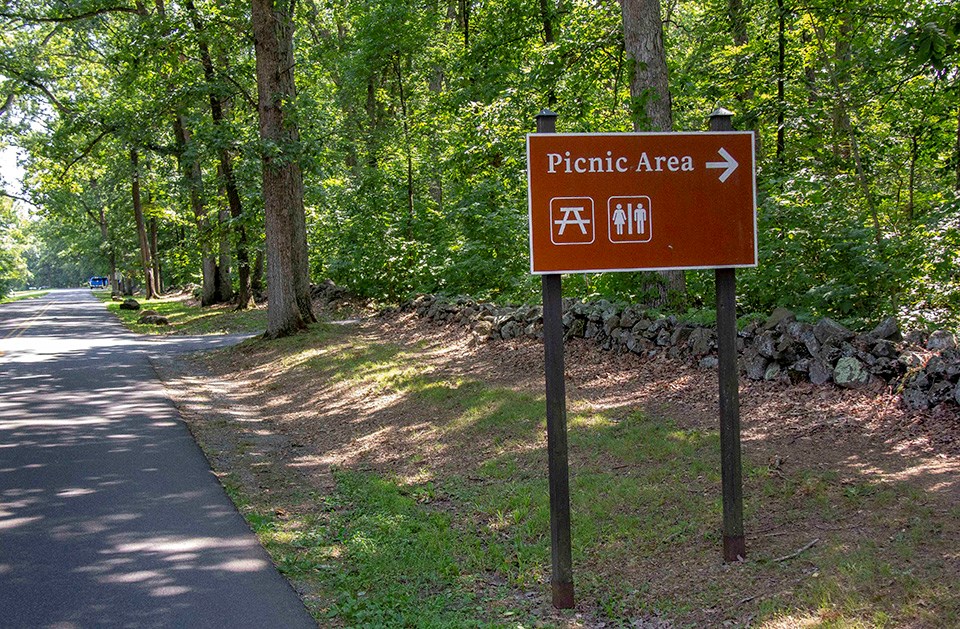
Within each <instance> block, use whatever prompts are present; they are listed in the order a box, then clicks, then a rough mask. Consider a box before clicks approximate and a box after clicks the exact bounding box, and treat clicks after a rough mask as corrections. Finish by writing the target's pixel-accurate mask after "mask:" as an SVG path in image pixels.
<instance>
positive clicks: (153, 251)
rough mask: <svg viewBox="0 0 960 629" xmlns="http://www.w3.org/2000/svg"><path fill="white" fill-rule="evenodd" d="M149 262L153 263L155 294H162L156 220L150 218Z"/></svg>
mask: <svg viewBox="0 0 960 629" xmlns="http://www.w3.org/2000/svg"><path fill="white" fill-rule="evenodd" d="M149 225H150V260H151V261H152V262H153V282H154V286H155V288H156V291H157V294H158V295H159V294H160V293H162V292H163V277H162V276H161V275H160V252H159V250H158V249H157V219H156V218H154V217H152V216H151V217H150V221H149Z"/></svg>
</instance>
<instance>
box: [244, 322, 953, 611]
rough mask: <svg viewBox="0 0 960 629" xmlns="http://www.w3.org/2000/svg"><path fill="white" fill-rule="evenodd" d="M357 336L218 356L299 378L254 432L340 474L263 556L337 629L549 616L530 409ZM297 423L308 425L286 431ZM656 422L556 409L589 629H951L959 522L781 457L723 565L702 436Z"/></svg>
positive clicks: (893, 487)
mask: <svg viewBox="0 0 960 629" xmlns="http://www.w3.org/2000/svg"><path fill="white" fill-rule="evenodd" d="M358 332H361V330H360V328H341V327H332V326H317V327H316V328H315V329H313V330H311V332H310V333H309V334H308V335H305V336H300V337H294V338H293V339H289V340H283V341H282V342H279V343H272V344H271V343H262V342H260V341H253V342H248V344H246V345H245V346H244V347H241V348H239V349H237V350H234V351H236V352H238V353H239V354H241V355H244V356H245V358H246V359H247V360H248V363H246V364H248V365H249V366H250V367H251V369H252V370H251V373H250V374H249V380H248V382H258V383H260V385H261V386H266V387H268V388H269V387H271V386H273V384H274V383H277V387H276V388H277V390H278V391H281V390H283V387H282V386H281V384H279V383H283V382H286V381H287V380H288V379H291V378H293V379H294V380H293V381H294V382H298V383H300V384H301V387H306V383H307V382H308V381H310V382H312V383H313V384H310V385H309V387H306V388H298V389H297V390H296V394H286V395H278V396H277V399H275V400H271V402H270V404H271V406H270V407H269V412H270V413H271V416H272V417H275V418H278V419H277V421H276V422H275V423H273V424H271V425H270V426H268V427H261V428H260V429H261V430H265V431H267V432H270V431H276V432H283V431H286V430H290V431H291V432H295V433H297V434H298V435H302V433H303V431H304V430H310V429H311V427H314V428H315V429H316V428H320V432H321V433H322V434H321V436H320V437H318V438H317V439H316V440H314V441H311V442H310V443H308V444H306V445H305V446H304V450H303V452H302V454H298V455H296V456H294V457H293V459H292V462H291V465H294V466H296V467H297V469H301V470H302V469H312V470H314V471H319V472H323V471H324V470H326V471H332V470H334V468H338V469H336V470H335V473H334V477H335V479H336V489H335V492H334V493H333V494H332V495H331V496H326V497H324V498H323V500H332V501H333V503H336V504H337V505H339V506H338V507H337V508H335V509H333V510H332V511H330V512H329V513H328V514H327V515H326V516H324V517H321V518H319V519H316V520H314V521H308V520H309V518H306V517H305V516H304V517H303V518H300V519H299V520H297V525H296V526H294V527H293V529H291V526H290V524H289V523H287V524H284V525H283V526H282V527H281V529H282V531H285V533H284V535H288V537H289V539H287V538H284V536H283V535H277V536H275V539H274V543H276V544H279V545H280V546H281V547H282V548H283V549H285V550H281V551H280V554H281V555H292V556H293V557H294V558H295V559H293V560H289V559H288V560H281V561H280V563H281V565H285V564H284V562H286V565H289V566H291V568H290V571H291V572H295V573H296V575H297V578H299V579H304V580H312V581H313V582H315V583H317V584H318V587H319V588H320V590H321V591H322V592H325V594H324V596H325V603H323V604H321V605H320V609H321V610H325V611H322V613H329V614H334V615H336V616H337V617H338V618H339V619H340V620H343V621H345V622H347V624H351V623H354V622H356V623H362V622H374V623H376V622H387V623H399V624H404V623H406V622H408V621H409V619H411V618H415V617H417V616H418V615H420V617H430V618H436V619H437V624H438V625H443V624H445V623H446V624H451V625H454V626H465V625H467V624H470V623H469V622H465V621H464V619H465V618H467V619H472V620H473V621H477V619H479V621H483V622H494V621H495V620H496V619H497V618H500V616H499V615H500V614H502V613H506V612H508V611H511V610H520V611H519V612H517V613H518V614H520V616H519V617H518V618H517V620H518V621H522V620H524V618H525V619H526V621H528V622H529V621H531V620H535V618H536V614H535V613H534V611H535V609H536V607H535V606H532V605H531V604H527V603H522V602H518V601H519V600H520V599H522V598H523V596H525V595H526V594H524V593H530V592H535V593H536V597H537V600H540V601H542V600H545V599H546V588H547V585H546V580H547V579H548V574H549V556H550V553H549V505H548V500H547V483H546V478H545V470H546V458H545V453H544V450H545V447H544V445H545V444H544V442H545V438H544V422H543V419H542V418H543V398H542V396H541V395H538V394H532V393H529V392H528V391H526V390H523V389H514V388H510V387H505V386H495V385H489V384H487V383H486V382H485V381H483V380H481V379H479V378H471V377H469V376H468V375H465V374H464V372H463V370H459V371H454V372H451V371H449V370H447V369H446V364H445V363H444V362H443V361H436V360H428V359H427V358H425V357H426V356H427V355H433V356H436V354H437V353H438V352H439V351H440V349H441V348H439V347H438V345H434V344H424V343H422V342H421V343H417V344H414V345H404V344H399V343H396V344H395V343H390V342H384V341H383V340H382V339H377V338H376V337H375V336H371V335H365V334H362V333H361V334H358ZM233 355H234V356H236V354H233ZM446 360H448V363H447V364H449V362H452V361H454V360H456V357H455V356H453V357H451V358H449V359H446ZM258 370H259V371H258ZM661 377H662V378H666V377H665V376H661ZM297 378H300V379H297ZM666 385H667V381H666V380H663V381H653V382H651V383H650V386H651V388H653V389H656V387H657V386H661V387H665V386H666ZM240 398H241V399H242V398H243V396H242V394H241V396H240ZM641 402H642V400H641ZM250 403H251V404H253V402H252V401H251V402H250ZM304 406H309V407H311V408H314V409H317V410H316V412H315V413H314V414H312V415H311V416H309V417H307V418H303V417H301V416H300V415H298V413H299V412H300V411H301V410H302V409H303V408H304ZM656 408H658V409H661V410H660V411H657V412H648V411H645V410H638V409H637V408H636V401H633V402H632V403H620V404H617V405H607V406H606V407H605V408H602V409H600V410H595V411H594V410H583V409H577V410H572V411H571V412H570V416H569V430H570V450H571V499H572V507H573V526H574V530H573V538H574V553H575V554H574V561H575V570H576V572H575V578H576V581H577V589H578V596H579V597H580V599H581V600H583V601H585V606H586V608H587V609H589V610H592V611H593V612H594V613H595V614H596V615H597V617H598V618H603V619H605V620H606V621H612V622H614V623H627V622H630V621H631V620H635V619H638V618H647V617H649V616H650V615H651V614H654V613H665V614H667V615H668V616H670V617H673V618H676V619H678V620H679V621H681V622H685V623H693V624H696V625H699V626H713V625H717V624H722V623H723V622H734V623H744V622H749V623H753V624H755V625H757V626H765V625H766V624H767V623H770V626H774V624H775V623H779V622H783V623H786V625H787V626H790V624H791V623H793V624H802V623H807V624H810V625H811V626H818V625H819V626H884V625H891V624H892V625H902V624H910V623H917V624H920V625H930V626H947V625H950V624H956V623H957V622H958V615H960V600H958V594H957V593H956V592H954V591H953V590H952V589H951V588H950V586H949V584H950V583H953V582H955V581H956V576H957V573H958V566H957V555H956V551H955V549H954V548H953V546H952V544H951V542H950V540H951V539H955V538H956V536H957V534H958V526H957V522H958V519H960V509H957V508H953V510H952V511H947V512H944V511H942V509H941V508H940V507H938V506H936V505H935V504H934V503H932V502H930V501H928V500H927V499H926V498H925V495H924V491H923V489H924V488H925V486H926V485H925V484H924V483H922V482H921V483H920V485H919V486H918V485H917V484H915V483H912V482H910V483H908V482H890V481H885V480H884V481H881V480H877V478H876V476H874V475H872V474H871V473H870V472H869V469H868V468H866V467H864V466H863V465H862V464H861V463H862V461H859V460H850V461H849V465H845V466H843V467H841V468H839V469H838V468H832V469H831V468H824V467H821V466H819V465H818V461H817V460H803V461H796V462H795V463H796V464H795V465H794V466H793V467H791V469H789V470H786V471H785V470H783V469H781V468H780V465H779V464H777V463H776V462H770V461H766V460H758V459H757V457H756V455H755V454H754V453H753V452H751V451H750V449H749V447H748V449H747V452H746V453H745V454H746V456H745V469H744V475H745V484H746V487H745V495H746V505H745V515H746V520H747V521H746V528H747V534H748V553H749V558H748V560H747V561H746V562H743V563H740V564H733V565H730V564H724V563H723V562H722V561H721V560H720V531H719V529H720V521H721V504H720V478H719V437H718V434H717V431H716V430H714V429H713V428H712V427H710V426H701V425H696V424H693V425H691V424H690V422H685V424H684V425H682V426H681V425H680V424H678V422H677V421H675V420H673V419H672V418H670V417H668V416H664V415H663V412H662V408H663V407H662V405H656ZM284 417H291V419H289V420H284V419H282V418H284ZM295 417H299V419H297V418H295ZM288 422H289V423H288ZM298 438H299V437H298ZM358 443H363V444H365V445H364V447H363V448H357V444H358ZM920 480H924V479H920ZM926 480H928V481H931V482H932V481H933V480H936V482H942V481H943V479H934V478H933V477H931V478H930V479H926ZM248 491H250V490H249V489H248ZM253 491H254V492H255V491H256V490H255V488H254V490H253ZM249 496H253V497H248V500H250V501H251V503H255V504H256V505H257V506H256V507H255V508H254V513H255V514H266V515H265V516H264V515H255V516H254V517H255V518H256V517H266V518H267V520H268V521H269V523H270V526H273V524H274V523H273V519H272V518H271V517H270V516H269V514H270V511H271V509H274V508H275V505H274V504H273V503H271V502H270V501H269V499H268V500H267V501H266V502H264V501H263V497H262V496H254V495H253V494H249ZM285 508H286V507H285ZM254 524H255V525H257V524H256V522H254ZM260 528H263V527H260ZM268 528H269V527H268ZM294 529H295V531H296V532H294V533H290V531H291V530H294ZM311 540H312V541H311ZM797 549H805V550H803V551H802V552H796V551H797ZM424 555H429V557H424ZM303 556H307V557H308V559H306V560H305V563H302V564H301V563H300V560H299V559H296V558H301V557H303ZM318 566H319V567H318ZM397 588H401V589H399V590H398V589H397ZM518 592H519V593H521V594H522V596H521V597H520V599H518V598H517V596H518V595H517V593H518ZM524 600H526V599H524ZM443 610H447V611H443ZM524 614H527V616H524Z"/></svg>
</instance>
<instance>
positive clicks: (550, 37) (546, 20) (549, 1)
mask: <svg viewBox="0 0 960 629" xmlns="http://www.w3.org/2000/svg"><path fill="white" fill-rule="evenodd" d="M553 2H554V0H540V20H541V21H542V23H543V41H544V43H546V44H547V45H550V44H552V43H554V42H555V41H556V39H555V37H554V34H553V30H554V24H553V19H554V13H555V12H556V7H555V6H554V4H553ZM549 80H550V87H549V89H548V91H547V106H548V107H551V108H552V107H554V106H555V105H556V104H557V90H556V89H555V88H554V83H555V78H554V76H553V73H551V76H550V79H549Z"/></svg>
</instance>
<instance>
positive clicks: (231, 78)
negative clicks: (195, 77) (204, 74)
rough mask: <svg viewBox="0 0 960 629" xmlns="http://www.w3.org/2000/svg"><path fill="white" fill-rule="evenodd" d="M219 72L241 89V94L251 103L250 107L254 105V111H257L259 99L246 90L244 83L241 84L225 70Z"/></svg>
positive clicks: (238, 89)
mask: <svg viewBox="0 0 960 629" xmlns="http://www.w3.org/2000/svg"><path fill="white" fill-rule="evenodd" d="M217 74H219V75H220V76H221V77H223V78H225V79H226V80H227V82H229V83H230V84H231V85H233V86H234V87H235V88H237V91H239V92H240V95H241V96H243V100H245V101H247V103H248V104H249V105H250V107H252V108H253V109H254V111H256V109H257V101H255V100H253V96H251V95H250V93H249V92H247V90H246V89H245V88H244V87H243V86H242V85H240V84H239V83H238V82H237V80H236V79H234V78H233V77H232V76H230V75H229V74H227V73H225V72H218V73H217Z"/></svg>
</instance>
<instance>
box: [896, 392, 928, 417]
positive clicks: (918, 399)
mask: <svg viewBox="0 0 960 629" xmlns="http://www.w3.org/2000/svg"><path fill="white" fill-rule="evenodd" d="M902 395H903V403H904V404H906V405H907V408H910V409H913V410H915V411H922V410H924V409H927V408H930V398H928V397H927V394H926V393H924V392H923V391H922V390H921V389H915V388H913V387H910V388H908V389H904V390H903V394H902Z"/></svg>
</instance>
